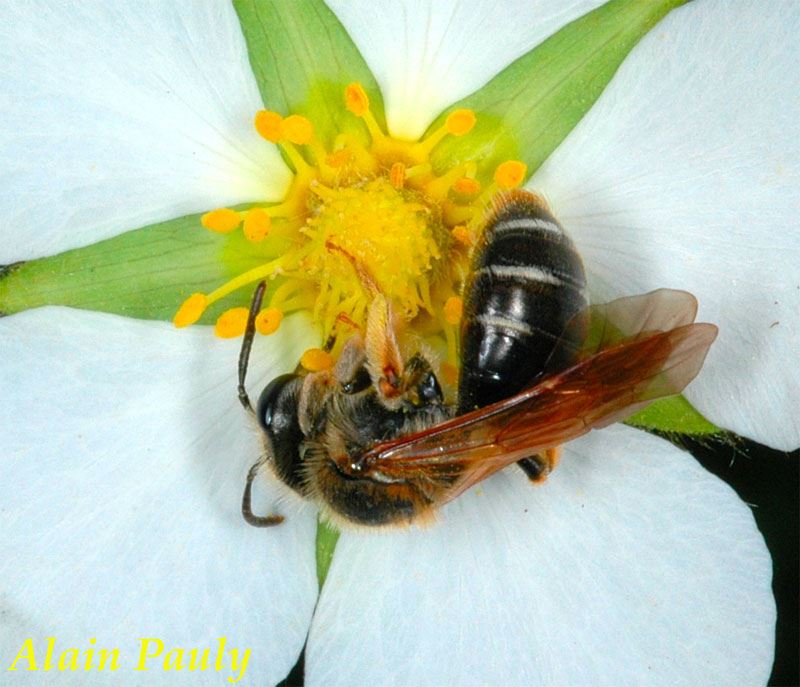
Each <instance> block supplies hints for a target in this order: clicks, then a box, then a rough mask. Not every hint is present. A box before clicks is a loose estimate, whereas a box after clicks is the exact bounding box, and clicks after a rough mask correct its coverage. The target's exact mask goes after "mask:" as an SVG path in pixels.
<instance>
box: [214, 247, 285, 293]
mask: <svg viewBox="0 0 800 687" xmlns="http://www.w3.org/2000/svg"><path fill="white" fill-rule="evenodd" d="M285 261H286V258H284V257H280V258H277V259H275V260H272V261H271V262H268V263H266V264H264V265H259V266H258V267H254V268H253V269H251V270H248V271H247V272H244V273H242V274H240V275H239V276H238V277H235V278H234V279H231V280H230V281H229V282H228V283H227V284H223V285H222V286H220V287H219V288H218V289H216V290H214V291H212V292H211V293H210V294H208V296H206V299H207V301H208V305H210V304H211V303H214V302H216V301H218V300H219V299H220V298H223V297H225V296H227V295H228V294H229V293H233V292H234V291H236V290H237V289H240V288H241V287H242V286H246V285H247V284H252V283H253V282H255V281H259V280H260V279H264V277H268V276H270V275H271V274H272V273H273V272H275V270H277V269H278V268H279V267H281V266H282V265H283V263H285Z"/></svg>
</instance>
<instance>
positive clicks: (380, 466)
mask: <svg viewBox="0 0 800 687" xmlns="http://www.w3.org/2000/svg"><path fill="white" fill-rule="evenodd" d="M680 293H683V292H667V293H664V292H663V291H658V292H653V294H647V295H645V296H640V297H634V298H633V299H622V300H627V301H628V303H627V304H626V306H627V307H630V306H631V305H632V304H638V305H639V306H640V316H639V317H638V319H637V318H636V317H632V316H630V315H627V314H626V317H627V318H628V321H629V322H631V323H633V324H631V326H632V327H633V326H644V327H647V328H648V329H647V330H646V331H644V332H637V333H635V334H633V335H630V334H629V335H625V334H624V329H622V328H620V327H617V326H613V327H611V326H609V327H607V330H606V331H607V333H606V334H604V335H603V336H601V337H600V338H599V339H597V340H596V342H595V343H594V344H591V346H595V347H598V348H597V350H596V352H594V353H593V354H591V355H589V357H587V358H585V359H583V360H581V361H580V362H578V363H577V364H576V365H574V366H572V367H570V368H568V369H566V370H564V371H562V372H560V373H558V374H556V375H553V376H550V377H547V378H545V379H544V380H543V381H541V382H540V383H539V384H536V385H535V386H533V387H531V388H530V389H527V390H525V391H523V392H521V393H519V394H517V395H516V396H513V397H511V398H509V399H505V400H503V401H499V402H498V403H495V404H493V405H490V406H486V407H485V408H481V409H479V410H476V411H473V412H470V413H467V414H465V415H461V416H458V417H456V418H454V419H452V420H449V421H448V422H445V423H442V424H440V425H437V426H435V427H432V428H430V429H427V430H425V431H422V432H419V433H417V434H412V435H410V436H406V437H402V438H400V439H396V440H393V441H390V442H385V443H382V444H378V445H376V446H375V447H374V448H373V449H372V450H370V451H369V452H368V453H366V454H365V455H364V456H363V458H362V461H363V462H362V465H363V469H366V470H374V471H376V472H378V473H380V474H381V475H382V476H384V477H385V478H390V479H415V478H416V479H423V480H426V481H429V482H430V483H431V485H432V488H433V489H434V490H435V489H436V488H440V489H442V490H443V491H444V493H443V494H440V496H439V497H438V498H439V500H441V501H446V500H449V499H451V498H453V497H455V496H456V495H458V494H459V493H461V492H462V491H464V490H465V489H467V488H469V487H470V486H472V485H473V484H475V483H477V482H479V481H481V480H482V479H485V478H486V477H488V476H489V475H491V474H493V473H494V472H496V471H498V470H500V469H502V468H504V467H506V466H507V465H510V464H511V463H514V462H516V461H517V460H520V459H521V458H525V457H528V456H530V455H532V454H535V453H538V452H540V451H542V450H544V449H546V448H551V447H553V446H557V445H559V444H562V443H564V442H567V441H571V440H572V439H576V438H577V437H579V436H581V435H583V434H585V433H586V432H588V431H589V430H591V429H594V428H598V427H604V426H606V425H608V424H611V423H613V422H617V421H619V420H622V419H624V418H626V417H627V416H629V415H631V414H632V413H634V412H636V411H637V410H639V409H641V408H642V407H644V406H645V405H647V404H648V403H650V402H652V401H654V400H656V399H658V398H662V397H665V396H672V395H674V394H677V393H680V392H681V391H682V390H683V389H684V387H686V385H687V384H688V383H689V382H690V381H691V380H692V379H694V377H695V376H696V375H697V373H698V372H699V370H700V367H701V366H702V364H703V361H704V359H705V357H706V353H707V352H708V349H709V347H710V346H711V343H712V342H713V341H714V339H715V338H716V335H717V328H716V327H715V326H714V325H711V324H691V323H686V322H685V321H686V318H687V317H689V318H690V320H691V319H692V318H693V317H694V310H693V308H688V306H690V305H691V302H693V301H694V299H693V297H691V296H690V295H689V294H686V296H688V297H689V298H686V296H683V295H681V296H678V295H674V294H680ZM637 299H638V301H637ZM653 299H655V300H653ZM689 299H691V302H690V300H689ZM631 301H635V302H634V303H632V302H631ZM615 303H617V302H615ZM653 303H656V305H653ZM659 303H660V304H661V305H658V304H659ZM676 303H677V304H679V305H681V314H675V313H674V312H672V314H669V313H664V314H661V315H659V314H658V311H659V309H660V308H663V307H666V308H667V310H668V311H669V310H670V308H672V306H674V305H675V304H676ZM620 305H621V304H620ZM612 306H613V307H612ZM604 307H605V308H606V309H611V310H614V309H615V308H616V306H615V304H614V303H612V304H608V305H606V306H604ZM687 308H688V309H687ZM689 310H691V313H690V312H689ZM647 311H651V312H649V314H648V312H647ZM665 323H666V325H672V324H677V325H678V326H676V327H674V328H672V329H669V330H668V331H653V330H652V329H650V327H659V326H664V325H665ZM622 326H623V327H624V326H625V322H623V323H622ZM628 331H630V329H629V330H628ZM437 485H438V487H437Z"/></svg>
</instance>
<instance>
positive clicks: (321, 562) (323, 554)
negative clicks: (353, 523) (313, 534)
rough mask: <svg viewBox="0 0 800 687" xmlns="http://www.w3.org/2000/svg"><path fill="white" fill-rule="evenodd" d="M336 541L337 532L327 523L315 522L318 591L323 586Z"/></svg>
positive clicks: (337, 539) (337, 538)
mask: <svg viewBox="0 0 800 687" xmlns="http://www.w3.org/2000/svg"><path fill="white" fill-rule="evenodd" d="M338 541H339V530H337V529H336V528H335V527H334V526H333V525H330V524H329V523H327V522H324V521H322V520H317V582H318V583H319V588H320V589H322V585H323V584H325V578H326V577H327V576H328V569H329V568H330V567H331V561H332V560H333V552H334V551H335V550H336V542H338Z"/></svg>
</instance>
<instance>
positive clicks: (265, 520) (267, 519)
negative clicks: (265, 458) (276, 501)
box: [242, 461, 284, 527]
mask: <svg viewBox="0 0 800 687" xmlns="http://www.w3.org/2000/svg"><path fill="white" fill-rule="evenodd" d="M261 465H262V461H258V462H257V463H256V464H255V465H253V467H251V468H250V472H248V473H247V483H246V484H245V485H244V495H243V496H242V517H243V518H244V520H245V522H246V523H247V524H248V525H252V526H253V527H274V526H275V525H280V524H281V523H282V522H283V520H284V518H283V516H282V515H254V514H253V509H252V506H251V503H252V501H251V498H252V493H253V480H254V479H255V478H256V475H257V474H258V471H259V469H260V468H261Z"/></svg>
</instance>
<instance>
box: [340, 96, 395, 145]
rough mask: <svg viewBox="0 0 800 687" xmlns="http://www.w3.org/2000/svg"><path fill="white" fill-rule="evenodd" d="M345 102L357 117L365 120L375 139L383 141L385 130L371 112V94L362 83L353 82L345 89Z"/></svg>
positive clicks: (370, 133)
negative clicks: (369, 94)
mask: <svg viewBox="0 0 800 687" xmlns="http://www.w3.org/2000/svg"><path fill="white" fill-rule="evenodd" d="M344 104H345V107H347V109H348V110H350V112H352V113H353V114H354V115H355V116H356V117H360V118H361V119H363V120H364V124H366V125H367V129H369V135H370V136H372V140H373V141H382V140H383V139H384V138H385V136H384V134H383V131H381V128H380V127H379V126H378V122H376V121H375V117H374V116H373V115H372V112H370V109H369V96H368V95H367V92H366V91H365V90H364V87H363V86H362V85H361V84H360V83H358V82H353V83H351V84H348V86H347V87H346V88H345V89H344Z"/></svg>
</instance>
